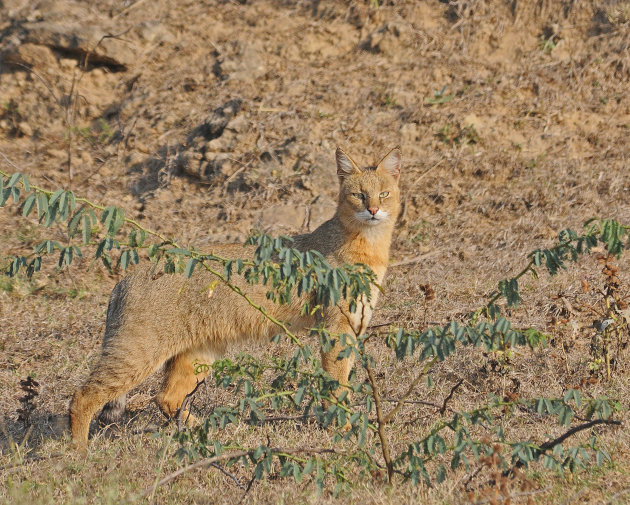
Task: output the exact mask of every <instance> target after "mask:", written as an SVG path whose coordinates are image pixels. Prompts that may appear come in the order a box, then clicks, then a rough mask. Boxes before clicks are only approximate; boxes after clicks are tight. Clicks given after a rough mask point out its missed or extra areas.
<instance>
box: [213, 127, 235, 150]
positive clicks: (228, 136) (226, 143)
mask: <svg viewBox="0 0 630 505" xmlns="http://www.w3.org/2000/svg"><path fill="white" fill-rule="evenodd" d="M235 145H236V135H235V134H234V132H231V131H228V130H225V131H224V132H223V135H221V136H220V137H219V138H216V139H212V140H211V141H210V142H208V143H207V144H206V151H209V152H215V153H216V152H230V151H233V150H234V146H235Z"/></svg>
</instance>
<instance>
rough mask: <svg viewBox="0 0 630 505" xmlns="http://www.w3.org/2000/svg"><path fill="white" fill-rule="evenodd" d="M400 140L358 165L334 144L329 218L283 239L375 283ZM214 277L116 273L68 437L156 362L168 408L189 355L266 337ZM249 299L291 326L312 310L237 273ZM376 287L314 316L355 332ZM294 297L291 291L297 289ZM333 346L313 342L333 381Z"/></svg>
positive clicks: (240, 249)
mask: <svg viewBox="0 0 630 505" xmlns="http://www.w3.org/2000/svg"><path fill="white" fill-rule="evenodd" d="M401 160H402V158H401V153H400V149H399V148H394V149H393V150H392V151H390V152H389V153H388V154H387V155H386V156H385V157H384V158H383V159H382V160H381V161H380V162H379V163H378V165H376V166H375V167H367V168H360V167H359V166H358V165H357V164H356V163H355V162H354V161H353V160H352V159H351V158H350V157H349V156H348V155H347V154H346V153H344V152H343V151H342V150H341V149H339V148H337V151H336V161H337V175H338V178H339V183H340V185H339V201H338V205H337V210H336V213H335V215H334V217H333V218H332V219H330V220H329V221H327V222H325V223H324V224H322V225H321V226H320V227H319V228H317V229H316V230H315V231H313V232H312V233H308V234H305V235H297V236H295V237H293V239H294V242H293V244H292V247H295V248H297V249H299V250H302V251H307V250H311V249H315V250H318V251H319V252H321V253H322V255H323V256H324V257H325V258H326V259H327V260H328V262H329V263H330V264H331V265H335V266H338V265H342V264H345V263H349V264H353V263H364V264H366V265H368V266H369V267H371V269H372V270H373V271H374V273H375V274H376V277H377V279H378V282H379V283H381V282H382V280H383V277H384V275H385V271H386V269H387V264H388V261H389V249H390V244H391V238H392V231H393V229H394V224H395V222H396V219H397V217H398V213H399V209H400V191H399V188H398V178H399V175H400V168H401ZM213 253H215V254H217V255H221V256H224V257H231V258H246V257H248V256H249V257H251V256H252V254H253V248H252V247H251V246H250V247H246V246H243V245H237V244H234V245H221V246H217V247H216V248H214V249H213ZM213 280H215V277H213V275H212V274H211V273H209V272H207V271H202V270H198V271H196V272H195V273H194V274H193V275H192V276H191V277H190V278H185V276H183V275H154V270H152V268H151V266H148V267H145V268H139V269H137V270H136V271H135V272H133V273H131V274H130V275H128V276H126V277H125V278H123V279H122V280H121V281H120V282H119V283H118V284H117V285H116V286H115V288H114V290H113V291H112V294H111V297H110V300H109V306H108V308H107V321H106V325H105V335H104V337H103V346H102V354H101V357H100V360H99V361H98V363H97V364H96V366H95V367H94V369H93V370H92V373H91V375H90V376H89V378H88V380H87V382H86V383H85V385H84V386H83V387H82V388H81V389H80V390H79V391H77V392H76V393H75V395H74V398H73V399H72V403H71V405H70V424H71V429H72V440H73V442H74V443H75V445H76V446H78V447H85V446H86V444H87V440H88V431H89V426H90V421H91V420H92V417H93V416H94V414H95V413H96V412H97V411H98V410H99V409H100V408H101V407H103V406H105V407H104V408H103V411H102V413H101V417H100V419H101V421H102V422H104V423H106V424H109V423H113V422H116V421H118V420H119V419H120V418H121V417H122V415H123V413H124V409H125V395H126V393H127V392H128V391H129V390H130V389H131V388H133V387H134V386H136V385H138V384H139V383H140V382H142V381H143V380H144V379H145V378H146V377H148V376H149V375H150V374H151V373H153V372H154V371H155V370H157V369H158V368H159V367H160V366H162V365H165V379H164V383H163V386H162V389H161V391H160V392H159V393H158V395H157V398H156V400H157V403H158V405H159V406H160V408H161V409H162V411H163V412H164V413H165V414H166V415H167V416H173V415H174V414H175V413H176V412H177V410H178V408H179V407H180V405H181V404H182V402H183V400H184V398H185V397H186V395H187V394H188V393H190V392H191V391H192V390H193V389H194V388H195V386H196V384H197V382H198V381H199V380H201V379H202V378H203V376H204V374H195V365H196V364H202V363H204V364H211V363H212V362H213V361H214V360H215V359H217V358H218V357H220V356H221V355H222V354H224V353H225V351H226V349H227V348H228V347H229V346H230V344H232V343H235V342H239V341H243V340H246V339H252V338H257V339H266V340H269V339H270V338H271V337H272V336H273V335H274V334H276V333H277V332H278V328H277V326H275V325H274V324H273V323H271V322H270V321H269V320H267V319H265V318H263V317H262V316H261V314H260V313H259V312H258V311H256V310H254V309H253V308H252V307H251V306H250V305H249V304H248V303H247V302H246V301H245V300H244V299H243V298H242V297H240V296H239V295H237V294H235V293H234V292H233V291H231V290H230V289H229V288H228V287H227V286H225V285H224V284H221V283H220V284H219V285H217V286H216V287H215V289H214V290H212V291H209V290H208V286H209V285H211V284H212V282H213ZM233 280H234V282H235V283H236V284H237V285H239V286H240V287H241V288H242V289H243V290H244V291H245V292H246V293H247V294H248V295H249V296H250V297H251V298H252V299H253V301H255V302H256V303H259V304H261V305H264V306H265V307H266V309H267V310H268V312H270V313H271V314H272V315H273V316H274V317H276V318H277V319H280V320H282V321H285V322H287V323H288V324H289V325H290V328H291V330H292V331H293V332H298V331H299V330H300V329H304V328H309V327H312V326H314V325H315V322H316V321H315V317H317V316H308V315H305V316H304V315H301V314H300V313H301V311H300V307H301V303H302V301H301V300H299V299H298V300H293V301H292V302H291V303H289V304H286V305H275V304H273V303H271V302H269V300H267V299H266V296H265V293H266V291H267V289H268V288H267V287H265V286H264V285H249V284H246V281H244V280H243V279H242V278H241V279H238V280H237V279H236V276H234V277H233ZM378 292H379V290H378V289H376V288H375V287H373V288H372V290H371V301H370V304H369V305H368V304H367V303H364V304H363V305H361V306H359V308H358V310H357V311H356V312H353V313H351V312H350V311H349V310H348V308H347V307H348V305H347V303H345V304H344V303H339V304H337V305H335V306H331V307H328V308H326V309H324V312H323V313H322V314H321V315H320V316H319V317H320V318H321V319H320V322H323V323H324V325H325V326H326V328H328V330H329V331H330V332H331V333H335V334H343V333H346V334H361V333H363V332H364V331H365V329H366V328H367V325H368V324H369V322H370V318H371V316H372V307H373V306H374V304H375V303H376V299H377V296H378ZM296 298H297V297H296ZM339 351H340V347H339V346H335V347H333V348H332V350H330V351H329V352H322V356H321V358H322V366H323V368H324V369H325V370H326V371H327V372H328V373H329V374H330V375H331V376H332V377H333V378H334V379H336V380H337V381H339V383H340V384H341V385H343V384H347V381H348V375H349V373H350V370H351V368H352V365H353V362H352V358H346V359H337V358H338V355H339Z"/></svg>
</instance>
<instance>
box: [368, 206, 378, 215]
mask: <svg viewBox="0 0 630 505" xmlns="http://www.w3.org/2000/svg"><path fill="white" fill-rule="evenodd" d="M368 212H369V213H370V214H372V215H375V214H376V213H377V212H378V207H368Z"/></svg>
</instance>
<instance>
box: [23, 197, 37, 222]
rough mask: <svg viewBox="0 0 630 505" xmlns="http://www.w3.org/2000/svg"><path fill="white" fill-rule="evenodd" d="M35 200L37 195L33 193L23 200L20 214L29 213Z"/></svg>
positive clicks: (26, 214)
mask: <svg viewBox="0 0 630 505" xmlns="http://www.w3.org/2000/svg"><path fill="white" fill-rule="evenodd" d="M36 201H37V195H36V194H35V193H33V194H31V195H29V196H28V197H27V198H26V200H24V204H23V205H22V215H23V216H24V217H27V216H28V215H29V214H30V213H31V211H32V210H33V207H34V206H35V202H36Z"/></svg>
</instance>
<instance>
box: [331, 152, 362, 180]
mask: <svg viewBox="0 0 630 505" xmlns="http://www.w3.org/2000/svg"><path fill="white" fill-rule="evenodd" d="M335 157H336V158H337V175H338V176H339V180H343V179H344V177H348V176H349V175H352V174H360V173H361V169H360V168H359V166H358V165H357V164H356V163H355V162H354V160H353V159H352V158H351V157H350V156H348V155H347V154H346V153H344V152H343V151H342V150H341V148H340V147H338V148H337V151H336V152H335Z"/></svg>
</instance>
